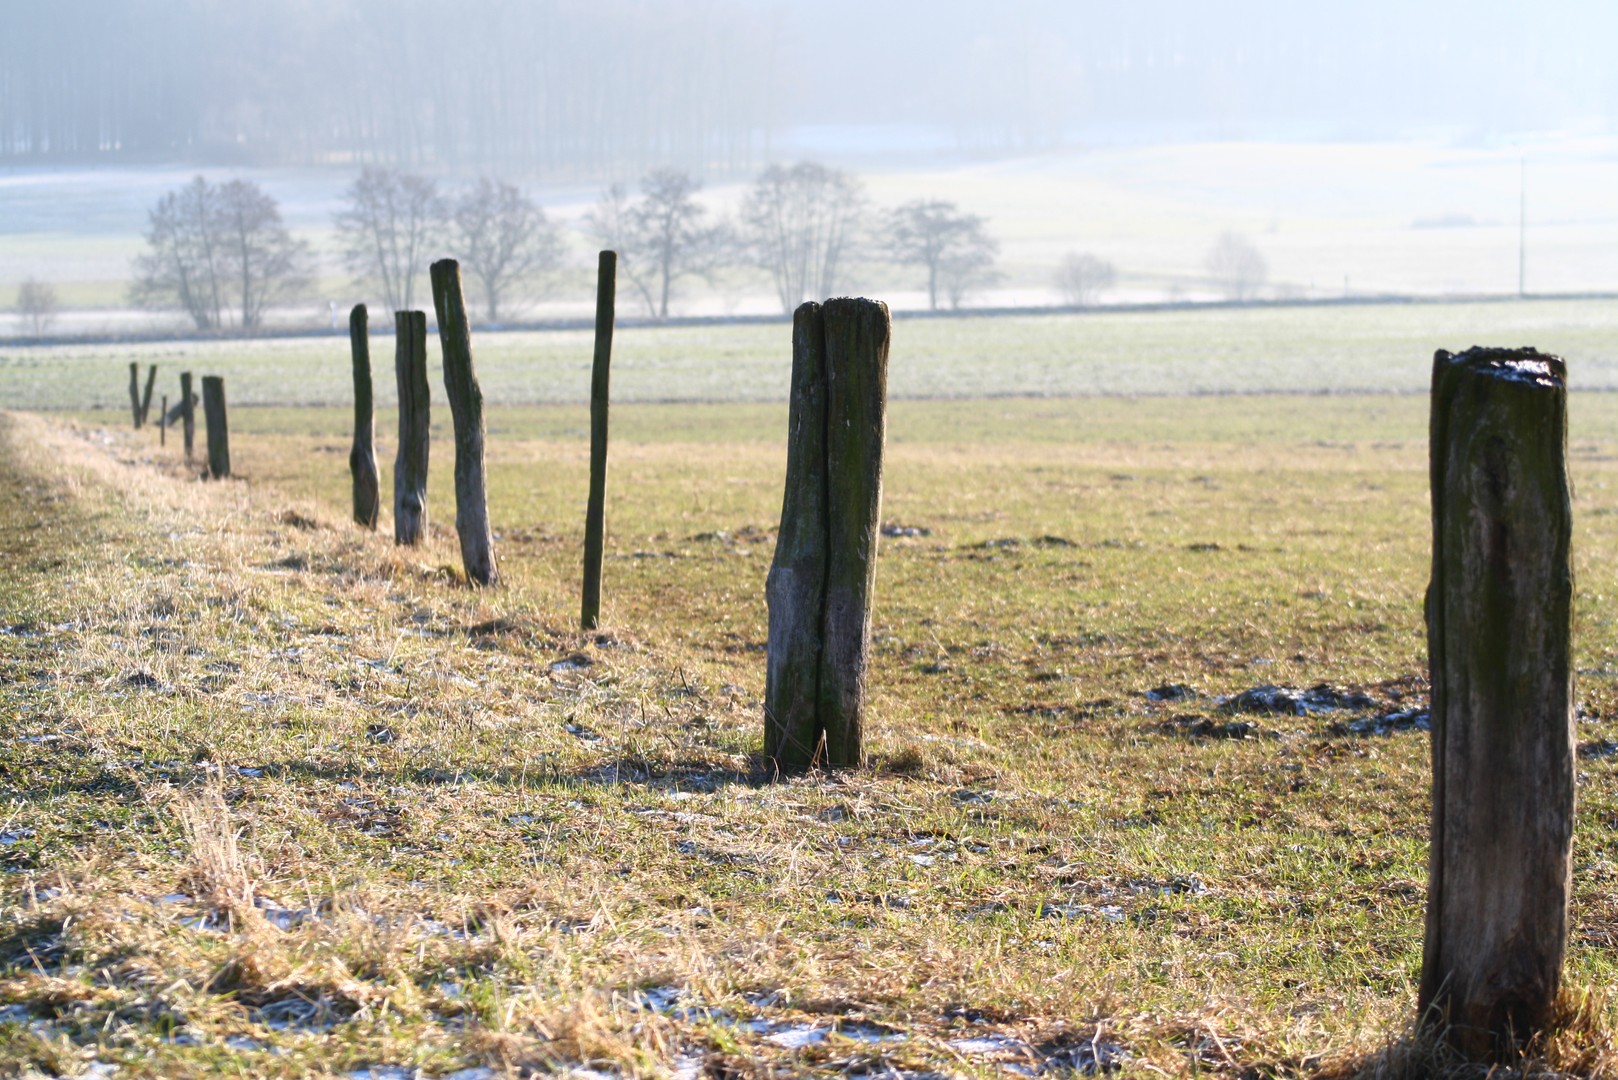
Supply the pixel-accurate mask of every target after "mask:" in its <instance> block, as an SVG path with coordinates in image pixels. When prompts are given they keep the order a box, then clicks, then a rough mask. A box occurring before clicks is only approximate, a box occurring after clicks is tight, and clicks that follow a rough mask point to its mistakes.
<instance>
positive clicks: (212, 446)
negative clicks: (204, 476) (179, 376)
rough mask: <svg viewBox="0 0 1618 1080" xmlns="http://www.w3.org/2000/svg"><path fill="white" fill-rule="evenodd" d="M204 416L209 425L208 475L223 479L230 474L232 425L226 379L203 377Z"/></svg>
mask: <svg viewBox="0 0 1618 1080" xmlns="http://www.w3.org/2000/svg"><path fill="white" fill-rule="evenodd" d="M202 416H203V420H204V421H205V422H206V423H207V425H208V475H209V476H211V477H213V478H214V479H215V480H222V479H224V478H225V477H227V476H229V475H230V425H229V424H228V423H227V422H226V419H225V380H224V379H222V378H220V377H219V376H218V375H204V376H203V377H202Z"/></svg>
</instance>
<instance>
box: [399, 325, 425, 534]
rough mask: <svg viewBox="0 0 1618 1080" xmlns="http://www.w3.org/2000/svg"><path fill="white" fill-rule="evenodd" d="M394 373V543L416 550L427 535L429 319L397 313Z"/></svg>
mask: <svg viewBox="0 0 1618 1080" xmlns="http://www.w3.org/2000/svg"><path fill="white" fill-rule="evenodd" d="M393 325H394V338H395V347H394V354H393V370H394V374H395V375H396V376H397V378H398V382H399V451H398V454H397V455H396V456H395V457H394V461H393V540H394V543H396V544H405V545H410V546H414V545H416V544H419V543H421V542H422V540H423V539H424V538H425V537H426V536H427V450H428V444H429V441H430V438H429V430H430V420H431V417H430V415H429V409H430V404H431V403H430V402H429V400H428V391H427V316H426V314H425V313H424V312H420V311H396V312H394V313H393Z"/></svg>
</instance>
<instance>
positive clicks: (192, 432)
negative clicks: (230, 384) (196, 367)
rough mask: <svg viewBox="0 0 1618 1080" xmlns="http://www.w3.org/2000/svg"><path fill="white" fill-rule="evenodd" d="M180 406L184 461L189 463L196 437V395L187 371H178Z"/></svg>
mask: <svg viewBox="0 0 1618 1080" xmlns="http://www.w3.org/2000/svg"><path fill="white" fill-rule="evenodd" d="M180 408H181V409H183V410H185V411H184V412H182V413H181V414H180V419H181V420H182V421H184V426H183V431H184V434H185V463H186V464H187V465H189V464H191V462H192V460H193V459H194V457H195V451H194V449H193V447H194V445H195V443H196V439H197V395H196V394H195V393H193V392H192V390H191V373H190V372H189V371H182V372H180Z"/></svg>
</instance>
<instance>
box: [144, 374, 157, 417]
mask: <svg viewBox="0 0 1618 1080" xmlns="http://www.w3.org/2000/svg"><path fill="white" fill-rule="evenodd" d="M155 385H157V365H156V364H153V365H151V366H150V367H149V368H147V370H146V392H145V393H144V394H142V395H141V398H140V422H141V423H142V424H144V423H146V421H147V420H148V419H150V417H151V415H152V387H153V386H155Z"/></svg>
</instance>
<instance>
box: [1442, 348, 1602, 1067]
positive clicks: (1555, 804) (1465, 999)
mask: <svg viewBox="0 0 1618 1080" xmlns="http://www.w3.org/2000/svg"><path fill="white" fill-rule="evenodd" d="M1431 463H1432V481H1431V482H1432V514H1433V568H1432V583H1431V585H1430V586H1429V587H1428V592H1427V648H1428V662H1429V665H1430V669H1431V678H1432V714H1431V715H1432V745H1433V811H1432V815H1433V817H1432V847H1431V851H1430V855H1429V874H1428V886H1427V928H1426V942H1425V947H1424V949H1423V955H1422V970H1421V986H1420V991H1419V995H1418V1009H1419V1010H1420V1018H1421V1020H1422V1022H1423V1024H1424V1025H1426V1026H1428V1027H1429V1028H1430V1029H1432V1030H1434V1031H1437V1032H1440V1033H1442V1035H1443V1037H1444V1038H1445V1039H1446V1040H1447V1041H1448V1042H1449V1043H1450V1045H1451V1046H1453V1047H1454V1048H1455V1049H1456V1050H1457V1051H1459V1052H1460V1053H1462V1054H1463V1055H1465V1056H1467V1057H1470V1058H1473V1059H1477V1060H1484V1059H1488V1058H1491V1057H1497V1056H1499V1055H1501V1054H1503V1053H1505V1052H1507V1051H1509V1050H1510V1048H1511V1046H1512V1044H1514V1043H1520V1042H1521V1041H1524V1040H1526V1039H1527V1038H1528V1037H1530V1036H1531V1035H1532V1034H1534V1032H1536V1031H1538V1030H1540V1029H1541V1028H1542V1027H1543V1026H1544V1024H1545V1023H1546V1021H1547V1020H1548V1019H1549V1018H1550V1016H1551V1013H1552V1006H1553V1003H1554V1002H1555V1000H1556V995H1557V991H1558V988H1559V986H1560V983H1561V972H1562V961H1563V957H1564V954H1565V952H1566V949H1567V937H1568V926H1569V914H1568V905H1569V898H1570V894H1571V890H1572V855H1571V852H1572V836H1573V785H1574V745H1575V738H1574V726H1573V725H1574V716H1573V669H1572V628H1571V627H1572V601H1573V569H1572V562H1571V558H1570V536H1571V533H1572V509H1571V503H1570V500H1569V487H1568V478H1567V369H1566V366H1565V365H1564V364H1563V362H1562V361H1561V360H1560V359H1558V358H1557V357H1554V356H1550V355H1547V354H1542V353H1538V352H1536V351H1535V350H1533V349H1482V348H1475V349H1471V350H1468V351H1467V352H1464V353H1460V354H1459V355H1451V354H1450V353H1447V352H1442V351H1441V352H1439V353H1438V354H1437V356H1435V357H1434V358H1433V389H1432V428H1431Z"/></svg>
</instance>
